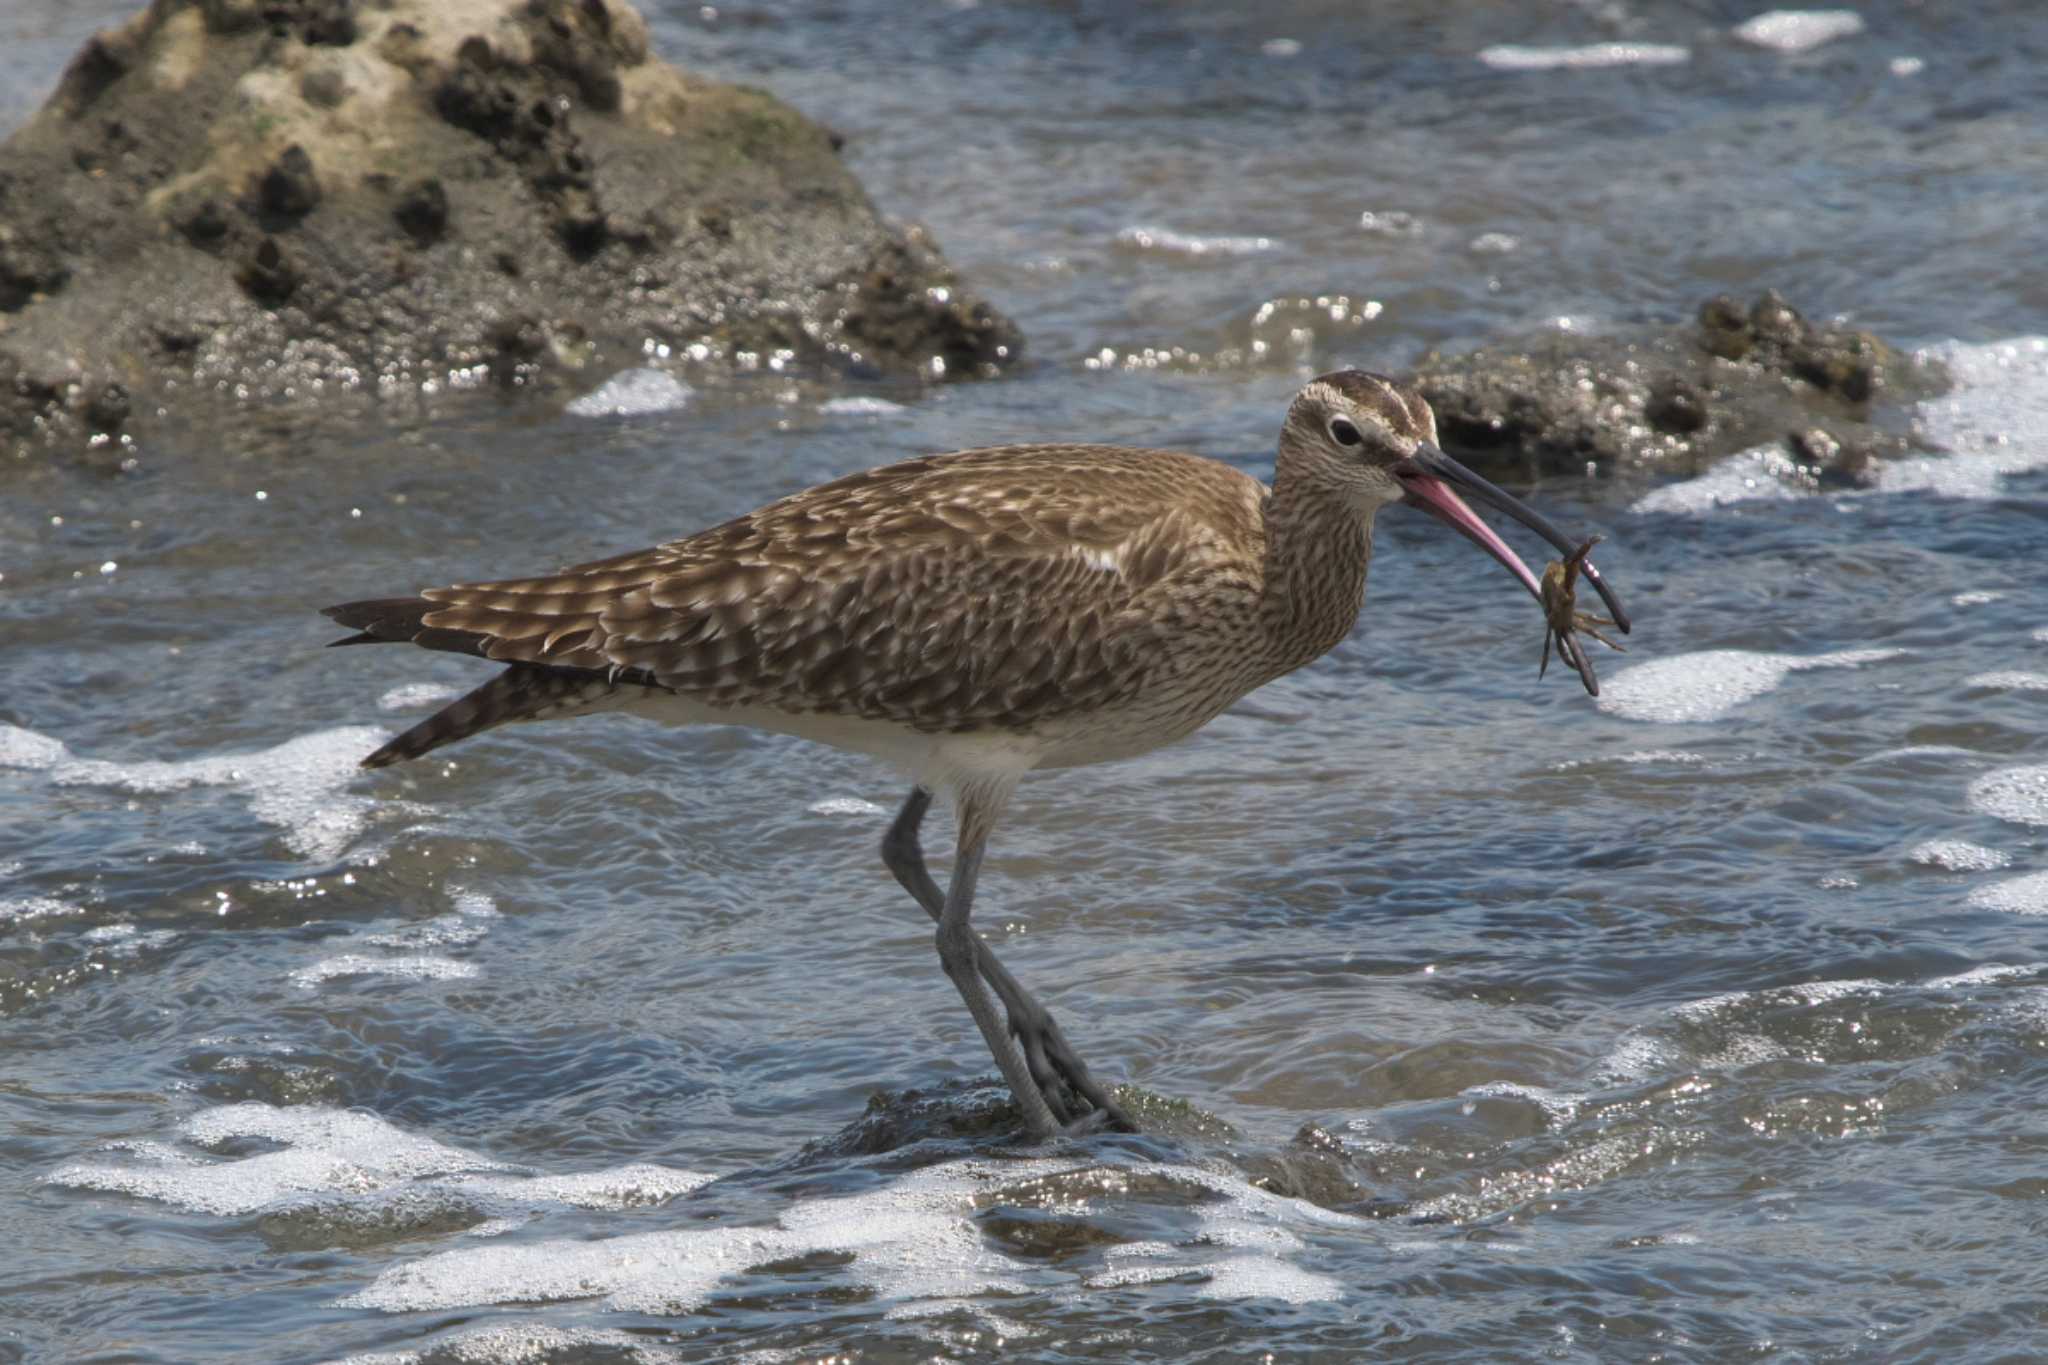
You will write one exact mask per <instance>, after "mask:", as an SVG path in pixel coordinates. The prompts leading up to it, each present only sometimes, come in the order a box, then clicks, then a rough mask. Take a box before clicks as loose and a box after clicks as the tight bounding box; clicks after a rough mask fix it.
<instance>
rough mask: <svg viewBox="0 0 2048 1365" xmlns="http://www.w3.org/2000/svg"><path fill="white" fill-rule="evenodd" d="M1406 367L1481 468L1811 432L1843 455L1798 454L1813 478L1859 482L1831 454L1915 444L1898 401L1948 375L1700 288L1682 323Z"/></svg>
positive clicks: (1581, 462)
mask: <svg viewBox="0 0 2048 1365" xmlns="http://www.w3.org/2000/svg"><path fill="white" fill-rule="evenodd" d="M1417 368H1418V370H1419V371H1420V372H1419V373H1418V374H1417V376H1416V383H1417V385H1418V386H1419V387H1420V388H1421V389H1422V394H1423V397H1425V398H1427V399H1428V400H1429V404H1430V406H1431V407H1432V408H1433V409H1435V411H1436V420H1437V430H1438V432H1439V434H1440V435H1441V436H1442V438H1443V443H1444V448H1445V449H1446V450H1449V451H1450V452H1451V453H1452V454H1454V455H1456V456H1457V457H1458V458H1459V459H1461V460H1464V461H1465V462H1466V463H1467V464H1470V465H1472V466H1473V467H1475V468H1477V469H1480V470H1482V471H1485V472H1489V473H1492V474H1495V475H1499V476H1505V477H1527V476H1532V475H1540V474H1552V475H1555V474H1574V475H1575V474H1582V473H1585V472H1586V471H1587V470H1588V468H1589V467H1591V468H1592V469H1594V470H1595V471H1597V472H1600V473H1603V474H1605V473H1616V472H1625V471H1630V470H1641V471H1647V472H1655V473H1662V474H1687V475H1690V474H1696V473H1698V472H1699V471H1700V470H1702V469H1704V468H1705V467H1707V466H1708V465H1711V464H1712V463H1714V462H1715V461H1716V460H1720V459H1723V458H1725V457H1727V456H1729V455H1732V454H1734V453H1735V452H1737V451H1739V450H1745V449H1748V448H1750V447H1752V446H1757V445H1762V444H1767V443H1772V442H1776V441H1779V440H1781V439H1783V438H1784V436H1785V434H1786V433H1787V432H1788V431H1797V432H1802V433H1805V432H1811V431H1814V430H1817V429H1820V428H1823V427H1824V428H1825V430H1824V431H1822V434H1823V435H1826V434H1827V433H1828V432H1832V433H1834V434H1833V435H1832V436H1829V437H1828V439H1829V440H1830V441H1832V442H1833V444H1834V446H1835V448H1836V449H1837V450H1840V451H1843V452H1847V453H1845V454H1844V455H1843V457H1842V461H1840V462H1838V461H1833V460H1815V461H1814V462H1813V464H1814V469H1813V474H1812V478H1813V481H1814V486H1815V487H1822V486H1830V485H1832V484H1833V483H1835V482H1839V481H1842V480H1847V481H1849V482H1855V481H1856V480H1857V479H1858V478H1860V477H1862V476H1861V475H1858V474H1856V473H1855V472H1854V471H1853V470H1845V468H1844V467H1843V464H1844V463H1850V464H1854V465H1855V468H1856V469H1861V468H1863V467H1864V466H1865V465H1867V464H1868V461H1869V460H1870V459H1871V458H1872V457H1873V456H1879V457H1881V456H1884V455H1888V454H1904V453H1906V452H1907V451H1908V450H1909V449H1912V448H1914V447H1913V445H1912V439H1911V436H1910V433H1909V432H1908V430H1907V429H1906V418H1907V415H1908V414H1909V412H1910V407H1909V405H1910V404H1911V403H1913V402H1915V401H1917V400H1919V399H1923V398H1926V397H1929V396H1931V395H1933V394H1935V393H1938V392H1940V391H1941V390H1942V389H1944V388H1946V387H1947V383H1948V380H1947V376H1946V375H1945V374H1944V373H1943V372H1942V370H1941V367H1940V366H1939V365H1938V364H1930V363H1925V362H1922V361H1920V360H1917V359H1915V358H1914V357H1912V356H1910V355H1907V354H1905V353H1903V352H1901V351H1899V350H1898V349H1897V348H1895V347H1893V346H1890V345H1888V344H1886V343H1885V342H1884V341H1881V340H1880V339H1878V338H1877V337H1875V336H1872V335H1871V334H1870V333H1868V332H1862V331H1857V330H1855V329H1853V328H1849V327H1841V326H1831V325H1825V324H1818V325H1817V324H1815V323H1812V322H1809V321H1808V320H1807V319H1805V318H1804V317H1802V316H1800V314H1799V312H1798V311H1797V310H1796V309H1794V308H1793V307H1792V306H1791V305H1790V304H1788V303H1786V302H1785V300H1784V299H1783V298H1781V297H1779V296H1778V294H1777V293H1776V292H1775V291H1769V290H1767V291H1765V292H1764V294H1762V295H1761V296H1760V297H1759V298H1758V299H1757V300H1756V301H1755V302H1754V303H1753V304H1751V305H1750V306H1749V307H1748V308H1744V307H1743V306H1742V305H1741V304H1739V303H1737V302H1736V301H1735V300H1734V299H1731V298H1727V297H1725V296H1722V297H1718V298H1713V299H1709V300H1707V301H1706V303H1704V304H1703V305H1701V307H1700V310H1699V316H1698V318H1697V320H1696V321H1695V322H1694V323H1693V324H1691V325H1678V326H1667V327H1634V328H1629V329H1626V330H1622V331H1617V332H1613V333H1609V334H1604V335H1581V334H1578V333H1574V332H1548V333H1544V334H1542V335H1539V336H1534V337H1528V338H1524V339H1521V340H1517V341H1511V342H1506V343H1502V344H1499V345H1491V346H1485V347H1481V348H1480V349H1478V350H1475V351H1468V352H1465V353H1463V354H1459V355H1444V354H1440V353H1436V352H1432V353H1430V354H1429V355H1426V356H1424V357H1423V358H1422V360H1421V362H1420V363H1419V365H1418V366H1417ZM1802 458H1804V457H1802Z"/></svg>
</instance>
